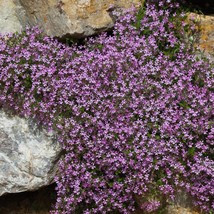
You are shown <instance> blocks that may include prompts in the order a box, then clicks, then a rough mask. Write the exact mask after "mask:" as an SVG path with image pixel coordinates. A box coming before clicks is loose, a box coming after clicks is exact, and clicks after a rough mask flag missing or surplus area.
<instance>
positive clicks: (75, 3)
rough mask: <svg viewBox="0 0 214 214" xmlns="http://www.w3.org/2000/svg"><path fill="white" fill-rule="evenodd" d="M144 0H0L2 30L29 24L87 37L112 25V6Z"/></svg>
mask: <svg viewBox="0 0 214 214" xmlns="http://www.w3.org/2000/svg"><path fill="white" fill-rule="evenodd" d="M142 2H143V0H9V1H8V0H0V12H1V11H3V13H2V15H0V32H3V33H5V32H14V31H20V30H21V29H22V28H25V26H26V25H30V26H35V25H37V26H40V28H42V29H43V30H44V32H45V33H46V34H48V35H50V36H57V37H63V36H68V35H71V36H73V37H85V36H89V35H92V34H95V33H98V32H100V31H103V30H108V29H110V28H111V27H112V26H113V24H114V23H113V18H112V16H111V12H110V11H109V9H110V8H113V9H116V8H129V7H131V6H132V5H135V6H137V5H139V4H140V3H142ZM9 14H10V15H9ZM8 18H9V19H8ZM6 26H7V27H6Z"/></svg>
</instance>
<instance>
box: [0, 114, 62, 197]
mask: <svg viewBox="0 0 214 214" xmlns="http://www.w3.org/2000/svg"><path fill="white" fill-rule="evenodd" d="M61 151H62V149H61V147H60V145H59V144H58V143H57V142H56V139H55V136H54V134H53V133H50V132H47V131H46V130H41V129H40V128H39V127H38V126H37V125H36V123H34V122H33V121H32V120H30V119H23V118H20V117H17V116H8V115H7V114H6V113H5V112H4V111H2V110H0V196H1V195H3V194H6V193H17V192H23V191H33V190H37V189H39V188H40V187H42V186H46V185H49V184H51V183H53V181H54V176H55V175H56V171H57V162H58V160H59V158H60V154H61Z"/></svg>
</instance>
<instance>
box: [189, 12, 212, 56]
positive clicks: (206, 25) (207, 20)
mask: <svg viewBox="0 0 214 214" xmlns="http://www.w3.org/2000/svg"><path fill="white" fill-rule="evenodd" d="M188 19H192V20H195V21H196V22H197V23H198V27H199V32H200V35H199V43H198V44H197V45H198V47H199V48H200V49H201V50H202V51H204V52H205V54H211V55H214V16H213V15H200V14H196V13H190V14H188Z"/></svg>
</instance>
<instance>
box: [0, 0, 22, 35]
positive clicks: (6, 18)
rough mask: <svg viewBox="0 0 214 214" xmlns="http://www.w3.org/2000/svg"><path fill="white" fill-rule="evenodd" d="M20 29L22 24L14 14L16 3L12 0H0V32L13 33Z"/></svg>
mask: <svg viewBox="0 0 214 214" xmlns="http://www.w3.org/2000/svg"><path fill="white" fill-rule="evenodd" d="M21 30H22V25H21V23H20V22H19V20H18V17H17V15H16V5H15V4H14V2H13V0H0V33H2V34H5V33H15V32H16V31H18V32H20V31H21Z"/></svg>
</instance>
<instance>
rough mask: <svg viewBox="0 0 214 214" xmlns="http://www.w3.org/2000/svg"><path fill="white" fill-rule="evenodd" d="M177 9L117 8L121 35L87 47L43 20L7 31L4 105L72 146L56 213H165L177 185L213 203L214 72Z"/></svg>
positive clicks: (2, 64)
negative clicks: (44, 26) (46, 28)
mask: <svg viewBox="0 0 214 214" xmlns="http://www.w3.org/2000/svg"><path fill="white" fill-rule="evenodd" d="M178 7H179V5H177V4H176V3H172V2H170V1H169V0H167V1H147V5H146V7H145V8H142V9H140V11H136V10H135V9H133V8H132V9H130V10H129V11H127V12H123V15H121V14H119V12H118V13H115V16H118V17H120V18H118V21H117V22H116V24H115V28H114V30H113V33H112V35H107V34H106V33H103V34H101V35H100V36H98V37H96V38H91V39H88V40H87V42H86V44H87V45H84V46H82V47H77V46H75V45H72V46H71V47H68V46H65V45H63V44H60V43H59V42H57V41H56V40H54V39H52V38H49V37H44V36H42V34H41V32H40V31H39V30H38V29H37V28H33V29H27V30H26V31H25V32H23V33H22V34H12V35H8V36H7V37H6V38H5V37H4V36H2V37H1V38H0V69H1V72H0V106H1V108H4V109H7V110H9V111H10V112H13V113H15V114H18V115H21V116H24V117H31V118H34V119H35V120H36V121H37V122H38V123H39V124H41V125H42V126H44V127H48V128H49V129H51V130H54V131H55V132H56V133H57V136H58V140H59V141H60V142H61V143H62V146H63V148H64V150H65V152H66V154H65V156H64V157H63V158H62V159H61V161H60V164H59V175H58V177H56V183H57V202H56V205H55V208H54V209H53V211H51V213H53V214H70V213H85V214H89V213H131V212H132V211H134V210H135V209H136V208H140V209H142V210H143V211H144V212H147V213H151V212H155V213H157V212H158V210H160V208H161V207H162V206H163V204H166V203H170V202H171V201H173V199H174V197H175V194H176V192H178V191H185V192H186V193H187V194H188V195H190V196H191V197H192V199H193V201H194V204H195V207H197V208H198V209H200V210H202V211H204V212H206V213H208V212H212V210H213V209H214V202H213V201H212V198H213V197H214V191H213V190H214V159H213V144H214V127H213V122H214V121H213V112H214V108H213V107H214V93H213V83H214V78H213V71H214V70H213V66H212V64H210V63H209V61H208V60H206V59H199V58H198V57H196V55H195V53H194V50H193V48H192V44H191V41H193V40H192V37H188V36H186V35H188V33H189V26H187V25H186V24H185V23H184V22H183V20H184V18H185V16H184V14H183V13H180V12H178ZM187 31H188V32H187Z"/></svg>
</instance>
